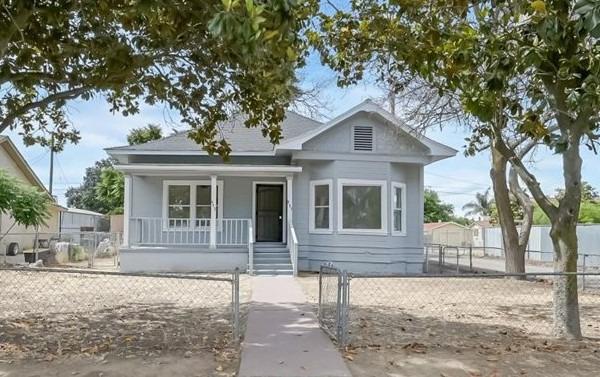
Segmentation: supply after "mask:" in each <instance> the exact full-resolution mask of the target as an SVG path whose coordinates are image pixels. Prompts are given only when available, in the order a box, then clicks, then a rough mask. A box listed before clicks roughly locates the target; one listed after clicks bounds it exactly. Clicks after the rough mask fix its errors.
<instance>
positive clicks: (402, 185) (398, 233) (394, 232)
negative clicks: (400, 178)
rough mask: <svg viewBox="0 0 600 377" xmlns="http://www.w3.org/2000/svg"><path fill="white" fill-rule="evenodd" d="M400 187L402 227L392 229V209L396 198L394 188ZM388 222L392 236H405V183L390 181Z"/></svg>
mask: <svg viewBox="0 0 600 377" xmlns="http://www.w3.org/2000/svg"><path fill="white" fill-rule="evenodd" d="M396 188H400V189H401V190H402V197H401V198H400V200H401V201H402V203H400V210H401V211H402V218H401V221H402V229H401V230H400V231H397V230H395V229H394V211H395V210H396V207H395V204H396V203H394V199H395V198H396V193H395V190H396ZM390 204H391V206H390V224H392V236H406V183H403V182H392V190H391V200H390Z"/></svg>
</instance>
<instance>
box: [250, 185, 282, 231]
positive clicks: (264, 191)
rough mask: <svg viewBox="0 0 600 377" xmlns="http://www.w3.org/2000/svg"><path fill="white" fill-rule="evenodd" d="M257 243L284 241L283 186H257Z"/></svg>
mask: <svg viewBox="0 0 600 377" xmlns="http://www.w3.org/2000/svg"><path fill="white" fill-rule="evenodd" d="M256 241H257V242H261V241H262V242H281V241H283V185H266V184H265V185H256Z"/></svg>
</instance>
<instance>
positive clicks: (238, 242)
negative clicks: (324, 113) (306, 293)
mask: <svg viewBox="0 0 600 377" xmlns="http://www.w3.org/2000/svg"><path fill="white" fill-rule="evenodd" d="M282 131H283V139H282V142H281V143H280V144H279V145H277V146H275V147H274V146H273V145H271V144H270V143H269V142H268V140H266V139H265V138H263V136H262V135H261V132H260V130H258V129H248V128H246V127H244V125H243V121H242V120H241V119H238V120H233V121H231V122H229V123H227V124H224V125H222V133H223V136H224V137H225V138H226V139H227V140H228V141H229V143H230V144H231V146H232V153H231V157H230V160H229V161H228V162H226V163H224V162H223V161H222V160H221V159H220V157H214V156H208V155H207V154H206V153H205V152H203V151H201V150H200V148H199V147H198V145H196V144H195V143H194V142H193V141H192V140H190V139H189V138H188V137H187V134H186V133H177V134H174V135H172V136H169V137H166V138H163V139H161V140H157V141H153V142H149V143H146V144H142V145H136V146H125V147H116V148H109V149H107V152H108V153H109V154H110V155H111V156H112V157H114V158H116V159H117V161H118V165H117V168H118V169H119V170H120V171H122V172H123V173H124V174H125V203H124V245H123V247H122V249H121V269H122V270H125V271H227V270H231V269H233V268H236V267H238V268H240V269H241V270H248V271H249V272H251V273H257V274H260V273H263V274H267V273H268V274H270V273H278V274H285V273H287V274H293V273H296V272H297V271H298V270H300V271H317V270H318V269H319V266H320V265H321V264H322V263H325V262H333V263H335V264H336V265H337V266H340V267H341V268H346V269H348V270H350V271H357V272H364V273H377V274H384V273H415V272H420V271H422V266H423V260H424V253H423V231H422V229H423V170H424V166H425V165H427V164H429V163H432V162H435V161H438V160H441V159H444V158H448V157H451V156H454V155H455V154H456V151H455V150H454V149H452V148H449V147H447V146H444V145H442V144H439V143H437V142H434V141H432V140H430V139H427V138H425V137H422V136H419V135H416V134H415V133H414V132H413V131H412V130H411V129H410V128H408V127H406V126H405V125H403V124H401V123H400V122H399V121H398V120H397V119H396V118H395V117H394V116H392V115H391V114H390V113H388V112H387V111H385V110H384V109H382V108H381V107H379V106H377V105H376V104H374V103H372V102H371V101H365V102H363V103H361V104H360V105H358V106H356V107H354V108H352V109H350V110H348V111H347V112H345V113H344V114H341V115H340V116H338V117H336V118H335V119H332V120H331V121H328V122H326V123H321V122H318V121H315V120H312V119H309V118H306V117H303V116H301V115H298V114H296V113H293V112H288V113H287V114H286V118H285V120H284V122H283V124H282Z"/></svg>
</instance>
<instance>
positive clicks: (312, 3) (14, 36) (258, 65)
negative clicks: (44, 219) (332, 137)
mask: <svg viewBox="0 0 600 377" xmlns="http://www.w3.org/2000/svg"><path fill="white" fill-rule="evenodd" d="M22 4H24V3H22V2H9V3H7V4H6V6H4V7H1V8H0V86H1V87H2V88H3V89H6V90H3V91H2V93H0V132H2V131H3V130H5V129H6V128H11V129H15V128H19V131H20V132H21V133H22V134H23V137H24V140H25V142H26V143H27V144H34V143H40V144H48V142H49V135H50V133H51V132H53V131H55V135H57V136H56V142H57V145H58V146H59V148H61V147H62V146H63V145H64V143H65V142H76V141H77V140H78V138H79V134H78V133H77V132H76V131H75V130H74V129H73V128H72V126H71V124H70V123H69V122H68V121H67V118H66V116H65V110H64V109H65V105H66V104H67V103H68V102H69V101H71V100H73V99H84V100H87V99H90V98H92V97H94V96H101V97H102V98H105V99H106V100H107V101H108V103H109V104H110V106H111V110H112V111H115V112H120V113H121V114H123V115H131V114H136V113H137V112H138V111H139V107H140V104H141V103H147V104H151V105H155V104H161V105H165V106H166V107H168V108H169V109H171V111H173V112H176V113H177V114H175V117H179V118H180V119H182V121H183V122H184V124H186V125H187V126H189V127H190V128H191V129H193V130H196V129H204V131H202V132H197V133H196V136H201V135H202V136H203V137H204V136H206V137H209V139H204V138H203V137H202V138H195V140H197V142H198V143H199V148H205V149H207V150H209V151H210V152H213V153H219V154H222V155H226V153H227V151H228V148H227V147H225V146H221V145H224V144H226V142H225V143H221V142H220V141H219V142H217V140H215V139H214V138H215V137H216V133H215V132H213V131H214V130H215V129H216V127H217V124H218V122H220V121H222V120H224V119H226V118H228V117H230V116H231V115H232V114H233V113H236V112H238V111H243V112H246V113H248V114H249V117H248V123H247V125H248V126H251V125H252V126H260V127H265V128H267V129H269V130H270V131H273V130H275V129H277V128H278V127H279V122H280V121H281V118H282V117H283V115H282V114H283V109H284V108H285V107H286V106H287V105H288V104H289V101H290V98H291V96H292V93H293V89H294V88H293V85H294V82H295V78H296V77H295V69H296V68H297V67H299V66H301V65H302V64H303V62H304V59H305V57H306V55H307V53H308V52H307V51H308V50H307V47H308V46H307V44H306V41H305V40H304V39H303V38H301V36H300V32H301V31H302V30H304V29H305V28H306V26H307V24H308V22H309V20H310V18H311V16H312V15H313V14H314V13H315V11H316V9H317V6H318V4H317V1H316V0H304V1H302V2H298V1H295V0H273V1H258V0H244V1H240V0H207V1H193V2H190V1H185V0H175V1H168V2H164V1H144V2H142V3H140V2H136V1H133V2H132V1H95V0H76V1H69V2H64V1H58V0H48V1H44V2H38V3H36V4H35V8H27V7H26V6H22ZM268 134H269V135H272V136H273V137H272V138H271V139H270V141H272V142H277V141H278V137H277V135H279V134H280V133H278V132H268Z"/></svg>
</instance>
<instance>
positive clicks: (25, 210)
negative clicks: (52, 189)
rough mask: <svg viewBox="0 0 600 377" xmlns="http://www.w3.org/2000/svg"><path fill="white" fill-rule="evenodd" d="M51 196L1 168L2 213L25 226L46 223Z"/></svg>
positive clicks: (0, 193) (0, 201)
mask: <svg viewBox="0 0 600 377" xmlns="http://www.w3.org/2000/svg"><path fill="white" fill-rule="evenodd" d="M49 206H50V198H49V197H48V194H47V193H44V192H40V191H39V190H37V189H36V188H35V187H32V186H29V185H26V184H24V183H22V182H21V181H19V180H17V179H16V178H14V177H12V176H10V175H9V174H8V173H7V172H6V171H4V170H3V169H0V214H8V215H10V216H11V217H12V219H13V220H14V221H15V223H17V224H19V225H23V226H25V227H35V226H41V225H46V220H47V219H48V218H49V217H50V213H49Z"/></svg>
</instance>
